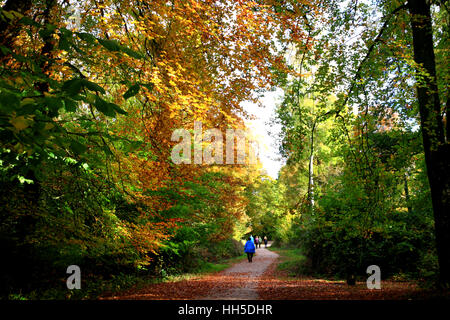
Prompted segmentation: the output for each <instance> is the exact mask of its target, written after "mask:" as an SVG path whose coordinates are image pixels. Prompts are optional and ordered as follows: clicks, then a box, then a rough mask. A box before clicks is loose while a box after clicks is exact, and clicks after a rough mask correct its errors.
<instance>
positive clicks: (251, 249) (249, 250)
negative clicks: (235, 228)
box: [244, 237, 255, 262]
mask: <svg viewBox="0 0 450 320" xmlns="http://www.w3.org/2000/svg"><path fill="white" fill-rule="evenodd" d="M244 252H245V253H246V254H247V258H248V262H252V259H253V254H254V253H255V244H254V243H253V241H252V239H251V238H250V237H249V238H248V240H247V242H246V243H245V246H244Z"/></svg>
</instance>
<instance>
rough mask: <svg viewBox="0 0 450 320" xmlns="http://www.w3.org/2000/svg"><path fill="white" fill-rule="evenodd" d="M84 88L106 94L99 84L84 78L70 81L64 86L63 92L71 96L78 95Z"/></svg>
mask: <svg viewBox="0 0 450 320" xmlns="http://www.w3.org/2000/svg"><path fill="white" fill-rule="evenodd" d="M83 88H86V89H88V90H90V91H95V92H100V93H102V94H105V93H106V92H105V89H103V88H102V87H100V86H99V85H98V84H96V83H94V82H91V81H89V80H86V79H82V78H74V79H70V80H68V81H66V82H64V84H63V86H62V90H63V91H65V92H67V93H68V94H69V96H75V95H77V94H78V93H80V91H81V90H82V89H83Z"/></svg>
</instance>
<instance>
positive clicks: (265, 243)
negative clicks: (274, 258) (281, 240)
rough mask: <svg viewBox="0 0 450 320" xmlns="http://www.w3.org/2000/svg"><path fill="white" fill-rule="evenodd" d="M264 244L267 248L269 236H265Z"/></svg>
mask: <svg viewBox="0 0 450 320" xmlns="http://www.w3.org/2000/svg"><path fill="white" fill-rule="evenodd" d="M264 245H265V246H266V248H267V236H264Z"/></svg>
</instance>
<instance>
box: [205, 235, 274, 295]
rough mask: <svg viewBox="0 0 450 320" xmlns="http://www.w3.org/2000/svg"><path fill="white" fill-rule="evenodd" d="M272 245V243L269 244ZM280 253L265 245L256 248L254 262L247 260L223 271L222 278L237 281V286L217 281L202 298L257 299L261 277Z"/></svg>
mask: <svg viewBox="0 0 450 320" xmlns="http://www.w3.org/2000/svg"><path fill="white" fill-rule="evenodd" d="M269 245H270V244H269ZM277 258H278V254H277V253H275V252H272V251H269V250H267V249H266V248H264V247H261V248H259V249H256V254H255V255H254V256H253V259H252V262H251V263H249V262H248V261H247V260H245V261H242V262H240V263H237V264H235V265H234V266H232V267H230V268H228V269H226V270H224V271H222V272H221V275H220V277H221V280H222V281H227V282H234V283H236V287H235V288H228V287H224V286H223V284H222V283H217V284H216V285H215V286H214V287H213V288H212V290H211V291H210V292H209V293H208V294H207V295H206V296H205V297H203V298H202V299H207V300H235V299H236V300H257V299H259V298H260V297H259V294H258V285H259V279H260V278H261V276H262V275H263V273H264V272H265V271H266V270H267V269H268V267H269V266H270V265H271V264H272V263H274V262H275V261H276V259H277Z"/></svg>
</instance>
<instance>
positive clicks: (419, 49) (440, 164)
mask: <svg viewBox="0 0 450 320" xmlns="http://www.w3.org/2000/svg"><path fill="white" fill-rule="evenodd" d="M408 8H409V12H410V16H411V27H412V35H413V47H414V61H415V62H416V63H417V64H418V65H419V66H420V69H421V70H418V74H419V77H417V82H418V83H417V98H418V102H419V111H420V127H421V129H422V136H423V147H424V152H425V162H426V166H427V175H428V181H429V183H430V189H431V199H432V205H433V213H434V222H435V235H436V249H437V254H438V260H439V270H440V279H439V280H440V284H441V285H442V286H444V287H448V286H449V285H450V250H449V247H450V161H449V159H450V152H449V150H450V145H449V144H448V142H447V141H446V140H445V136H444V124H443V121H442V115H441V105H440V101H439V93H438V87H437V80H436V63H435V55H434V49H433V48H434V46H433V34H432V24H431V13H430V4H429V1H427V0H409V2H408ZM425 73H426V75H425Z"/></svg>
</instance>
